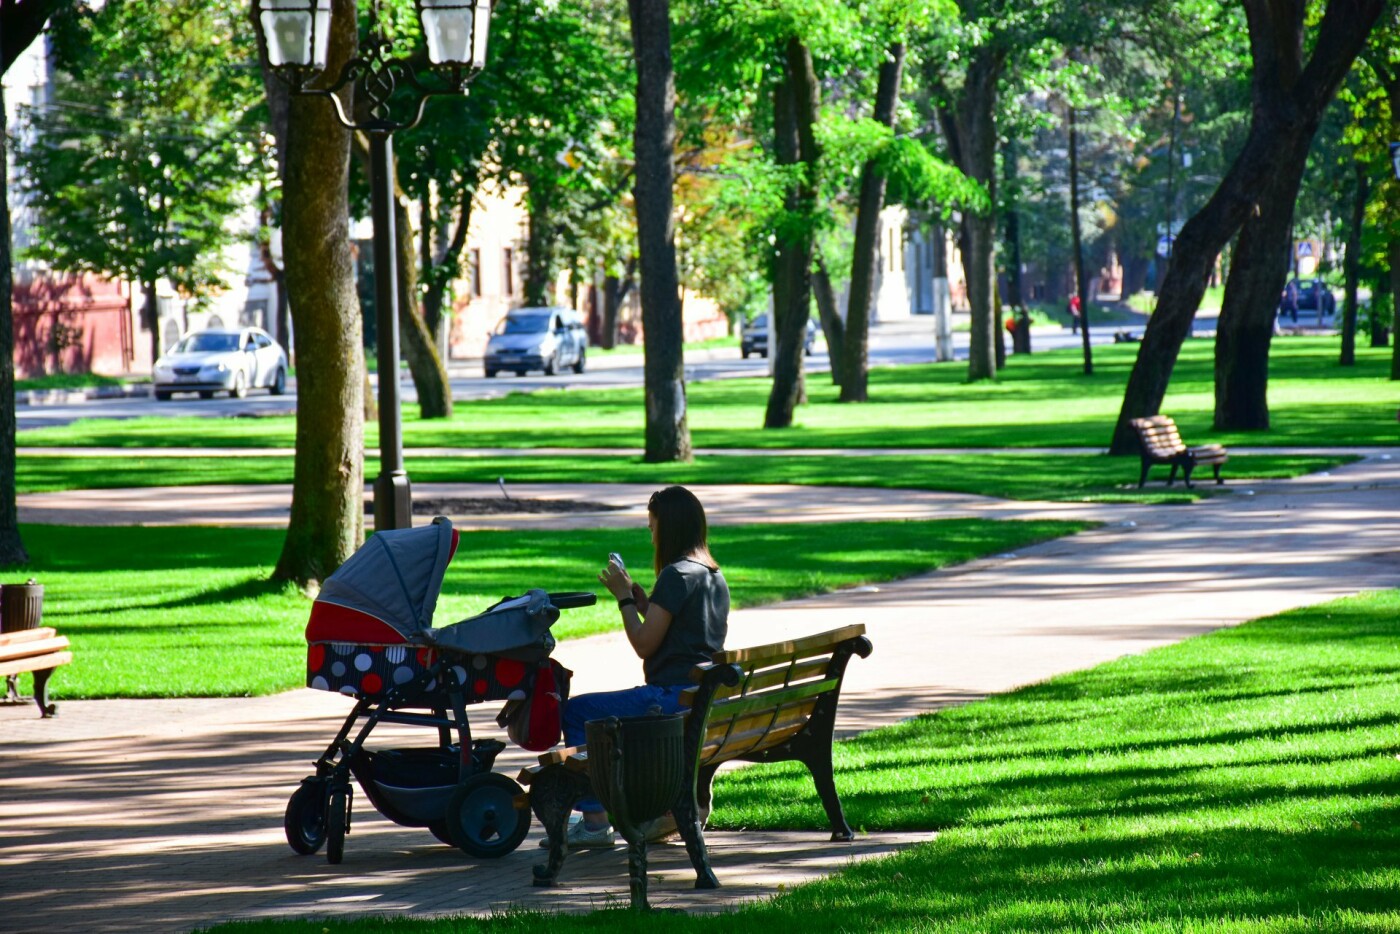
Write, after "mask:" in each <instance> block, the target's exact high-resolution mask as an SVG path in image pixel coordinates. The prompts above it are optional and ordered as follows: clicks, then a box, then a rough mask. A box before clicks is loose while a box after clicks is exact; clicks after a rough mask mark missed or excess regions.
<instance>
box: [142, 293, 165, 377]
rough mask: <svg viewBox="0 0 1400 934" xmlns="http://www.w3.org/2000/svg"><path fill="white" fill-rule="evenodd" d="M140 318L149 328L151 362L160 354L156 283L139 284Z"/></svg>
mask: <svg viewBox="0 0 1400 934" xmlns="http://www.w3.org/2000/svg"><path fill="white" fill-rule="evenodd" d="M141 320H142V321H144V322H145V324H146V327H148V328H150V329H151V362H152V363H155V361H156V358H157V357H159V356H160V352H161V346H160V298H159V297H158V296H157V295H156V284H155V282H154V281H152V282H144V283H142V284H141Z"/></svg>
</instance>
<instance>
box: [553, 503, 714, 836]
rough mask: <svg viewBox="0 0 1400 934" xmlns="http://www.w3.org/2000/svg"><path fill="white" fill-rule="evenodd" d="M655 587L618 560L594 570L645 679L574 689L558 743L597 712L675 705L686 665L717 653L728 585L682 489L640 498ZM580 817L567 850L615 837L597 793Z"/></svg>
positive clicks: (577, 736) (574, 735) (574, 740)
mask: <svg viewBox="0 0 1400 934" xmlns="http://www.w3.org/2000/svg"><path fill="white" fill-rule="evenodd" d="M647 518H648V524H649V525H650V527H651V543H652V549H653V556H652V566H653V568H654V569H655V571H656V586H655V587H653V588H652V591H651V596H650V597H648V596H647V594H646V592H645V591H644V590H642V588H641V587H640V586H639V585H637V584H635V583H633V582H632V578H631V577H629V576H628V574H627V570H626V568H624V567H623V565H622V561H621V559H620V558H618V557H617V556H616V555H612V556H610V557H609V561H608V566H607V568H606V569H605V570H604V571H603V572H602V573H600V574H599V575H598V580H599V582H601V583H602V584H604V585H605V586H606V587H607V588H608V590H609V591H610V592H611V593H612V595H613V596H614V597H616V598H617V605H618V611H619V612H620V613H621V614H622V626H623V629H625V630H626V632H627V641H629V642H630V643H632V650H633V651H635V652H636V653H637V656H638V657H639V658H641V660H642V672H643V675H644V677H645V682H646V683H645V684H643V685H641V686H639V687H634V688H628V689H627V690H623V691H609V692H606V693H598V694H581V695H579V696H578V697H573V698H570V699H569V702H568V704H567V705H565V707H564V742H565V744H566V745H569V746H578V745H582V744H583V743H584V742H585V739H584V724H585V723H587V722H588V721H589V720H598V719H601V718H603V717H639V716H645V715H646V714H647V713H655V712H656V710H657V709H658V708H659V709H660V711H661V713H676V712H678V711H680V710H681V692H682V691H683V690H685V689H686V688H688V687H690V686H691V684H690V670H691V669H692V668H694V667H695V666H696V665H698V664H703V663H705V662H708V661H709V660H710V657H711V656H712V655H713V654H714V653H715V652H722V651H724V637H725V635H726V634H727V633H728V631H729V585H728V584H727V583H725V580H724V575H723V574H721V573H720V570H719V565H718V564H716V563H715V559H714V558H712V557H711V556H710V548H709V544H708V542H707V537H708V526H707V525H706V522H705V508H704V507H703V506H701V505H700V500H698V499H697V498H696V497H695V494H694V493H692V492H690V491H689V490H687V489H686V488H685V487H680V486H671V487H667V488H666V489H664V490H658V491H657V492H655V493H653V494H652V496H651V501H650V502H648V503H647ZM577 807H578V810H581V811H583V819H582V820H581V821H579V822H578V823H577V824H575V825H574V826H573V827H572V828H571V829H570V831H569V846H570V848H578V847H608V846H613V845H614V844H615V843H616V836H615V835H614V833H613V830H612V828H611V827H610V826H608V815H607V812H606V811H604V810H603V806H602V804H601V803H600V802H598V801H597V800H596V799H586V800H584V801H580V802H579V803H578V805H577Z"/></svg>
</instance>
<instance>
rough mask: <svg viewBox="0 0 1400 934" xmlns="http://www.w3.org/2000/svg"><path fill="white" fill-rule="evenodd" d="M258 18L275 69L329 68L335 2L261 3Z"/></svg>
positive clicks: (273, 0)
mask: <svg viewBox="0 0 1400 934" xmlns="http://www.w3.org/2000/svg"><path fill="white" fill-rule="evenodd" d="M258 19H259V23H260V24H261V26H262V32H263V37H264V38H265V39H266V40H267V59H268V63H269V64H270V65H272V67H274V68H277V67H280V66H284V65H292V66H298V67H301V68H312V69H315V70H316V71H320V70H322V69H324V68H325V67H326V57H327V51H328V50H329V48H330V40H331V0H260V2H259V4H258Z"/></svg>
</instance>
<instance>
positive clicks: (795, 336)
mask: <svg viewBox="0 0 1400 934" xmlns="http://www.w3.org/2000/svg"><path fill="white" fill-rule="evenodd" d="M773 101H774V108H775V109H774V134H775V141H776V144H777V145H776V151H777V157H778V162H779V164H782V165H801V166H802V168H803V172H802V174H801V176H800V180H799V181H797V182H796V184H795V185H794V186H793V187H792V188H791V189H789V191H788V194H787V208H788V214H789V217H790V219H791V220H790V222H789V223H788V224H786V225H784V226H785V229H784V230H780V231H779V232H778V234H777V245H776V258H775V260H774V276H773V321H771V322H769V328H768V353H769V354H771V355H772V360H773V387H772V389H771V390H770V391H769V394H768V408H767V410H766V411H765V412H764V415H763V427H764V428H789V427H791V426H792V420H793V414H794V413H795V412H796V410H797V406H798V405H799V404H801V403H802V402H804V401H805V399H806V393H807V390H806V386H805V383H804V379H805V376H804V373H803V368H802V353H803V346H804V344H805V343H806V337H807V319H808V318H809V317H811V307H812V252H813V249H814V244H815V241H814V234H813V229H812V224H811V221H812V217H813V213H814V211H815V204H816V197H817V193H816V181H815V179H816V163H817V158H818V152H817V143H816V133H815V124H816V111H817V79H816V73H815V71H814V69H813V66H812V53H811V51H810V50H809V49H808V48H807V46H805V45H803V44H802V42H801V40H799V39H797V38H796V37H789V38H788V41H787V48H786V51H785V54H784V61H783V79H782V80H781V81H779V82H778V83H777V85H776V87H775V88H774V96H773Z"/></svg>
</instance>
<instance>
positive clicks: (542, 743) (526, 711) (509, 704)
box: [496, 658, 573, 752]
mask: <svg viewBox="0 0 1400 934" xmlns="http://www.w3.org/2000/svg"><path fill="white" fill-rule="evenodd" d="M572 674H573V672H571V671H569V669H567V668H565V667H564V666H563V665H561V664H559V663H558V662H556V661H555V660H554V659H552V658H546V659H543V660H542V661H540V663H539V665H538V666H536V668H535V675H534V677H533V678H532V679H531V681H530V684H529V686H528V687H527V688H526V689H525V690H523V691H519V692H517V693H519V694H520V697H515V696H512V697H511V698H510V699H509V700H507V701H506V704H505V706H504V707H502V708H501V712H500V713H498V714H497V715H496V723H497V724H498V725H500V726H502V727H505V731H506V735H507V736H509V737H510V740H511V742H513V743H515V744H516V745H517V746H519V747H520V748H521V749H528V750H530V751H531V752H544V751H545V750H546V749H549V748H551V747H553V746H555V745H557V744H558V742H559V738H560V734H561V731H562V728H563V710H564V702H565V701H566V700H568V699H569V676H570V675H572Z"/></svg>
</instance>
